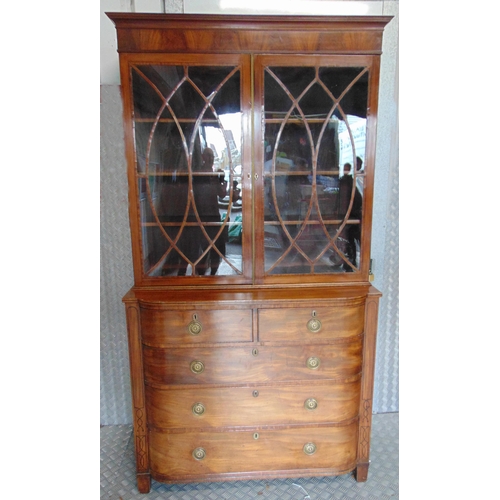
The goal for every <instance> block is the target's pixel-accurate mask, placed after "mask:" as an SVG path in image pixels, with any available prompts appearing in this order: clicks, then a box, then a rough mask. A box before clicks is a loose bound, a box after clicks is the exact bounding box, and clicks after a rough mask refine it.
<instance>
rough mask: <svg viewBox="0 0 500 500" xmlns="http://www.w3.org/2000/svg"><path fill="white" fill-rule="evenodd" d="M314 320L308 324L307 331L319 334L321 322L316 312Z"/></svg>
mask: <svg viewBox="0 0 500 500" xmlns="http://www.w3.org/2000/svg"><path fill="white" fill-rule="evenodd" d="M311 316H312V318H311V319H310V320H309V321H308V322H307V329H308V330H309V331H310V332H311V333H318V332H319V331H320V330H321V326H322V325H321V321H320V320H319V319H318V318H316V311H313V312H312V314H311Z"/></svg>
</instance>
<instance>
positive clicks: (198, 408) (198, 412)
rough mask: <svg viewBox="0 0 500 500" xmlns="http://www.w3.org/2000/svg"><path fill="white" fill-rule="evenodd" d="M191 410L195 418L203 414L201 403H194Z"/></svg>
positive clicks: (203, 407)
mask: <svg viewBox="0 0 500 500" xmlns="http://www.w3.org/2000/svg"><path fill="white" fill-rule="evenodd" d="M191 409H192V411H193V413H194V414H195V415H196V416H197V417H199V416H200V415H203V414H204V413H205V406H204V405H203V403H195V404H194V405H193V407H192V408H191Z"/></svg>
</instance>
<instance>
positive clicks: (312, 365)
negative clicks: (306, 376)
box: [306, 356, 321, 370]
mask: <svg viewBox="0 0 500 500" xmlns="http://www.w3.org/2000/svg"><path fill="white" fill-rule="evenodd" d="M320 364H321V361H320V360H319V358H316V357H315V356H311V357H310V358H309V359H308V360H307V363H306V365H307V368H309V369H310V370H317V369H318V368H319V365H320Z"/></svg>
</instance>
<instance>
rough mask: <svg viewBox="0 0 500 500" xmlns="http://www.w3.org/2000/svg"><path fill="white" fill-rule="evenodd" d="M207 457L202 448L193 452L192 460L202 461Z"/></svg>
mask: <svg viewBox="0 0 500 500" xmlns="http://www.w3.org/2000/svg"><path fill="white" fill-rule="evenodd" d="M206 456H207V452H206V451H205V450H204V449H203V448H196V449H195V450H193V458H194V459H195V460H203V459H204V458H205V457H206Z"/></svg>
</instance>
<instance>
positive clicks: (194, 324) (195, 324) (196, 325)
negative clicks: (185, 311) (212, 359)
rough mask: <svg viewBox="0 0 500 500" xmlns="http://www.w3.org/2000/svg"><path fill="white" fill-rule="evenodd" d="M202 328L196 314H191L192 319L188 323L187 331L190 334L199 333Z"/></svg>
mask: <svg viewBox="0 0 500 500" xmlns="http://www.w3.org/2000/svg"><path fill="white" fill-rule="evenodd" d="M202 330H203V327H202V326H201V323H200V322H199V321H198V315H197V314H193V320H192V321H191V323H189V325H188V332H189V333H190V334H191V335H199V334H200V333H201V331H202Z"/></svg>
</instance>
